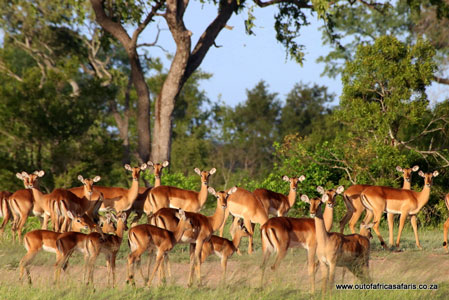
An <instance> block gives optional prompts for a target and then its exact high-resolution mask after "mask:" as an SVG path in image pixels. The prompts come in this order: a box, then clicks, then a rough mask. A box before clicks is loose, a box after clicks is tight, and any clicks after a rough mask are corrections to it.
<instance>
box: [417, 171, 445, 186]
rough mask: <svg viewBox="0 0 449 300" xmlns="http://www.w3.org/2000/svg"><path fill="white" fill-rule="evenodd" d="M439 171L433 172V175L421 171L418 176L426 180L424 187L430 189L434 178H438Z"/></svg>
mask: <svg viewBox="0 0 449 300" xmlns="http://www.w3.org/2000/svg"><path fill="white" fill-rule="evenodd" d="M438 174H440V173H438V171H433V172H432V173H424V172H423V171H419V173H418V175H419V176H421V177H423V178H424V186H427V187H430V186H431V185H432V178H433V177H437V176H438Z"/></svg>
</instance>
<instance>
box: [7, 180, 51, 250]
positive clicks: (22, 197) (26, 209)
mask: <svg viewBox="0 0 449 300" xmlns="http://www.w3.org/2000/svg"><path fill="white" fill-rule="evenodd" d="M16 176H17V178H19V179H20V180H22V181H23V184H24V186H25V189H22V190H18V191H16V192H15V193H13V194H12V195H11V196H10V197H9V199H8V204H9V208H10V210H11V213H12V215H13V225H12V231H13V239H15V233H17V236H18V238H19V240H20V241H21V240H22V229H23V226H24V225H25V223H26V221H27V219H28V216H29V215H31V214H33V215H35V216H37V217H39V218H41V223H42V226H41V229H46V228H47V223H48V215H47V214H45V212H44V210H43V208H42V207H40V206H39V204H38V203H37V202H36V201H35V200H34V198H33V193H32V192H31V190H30V189H28V186H29V181H30V178H29V177H26V176H24V175H23V174H22V173H17V174H16ZM31 176H37V175H31ZM34 184H36V185H37V184H38V182H37V181H35V182H34ZM42 218H43V221H42Z"/></svg>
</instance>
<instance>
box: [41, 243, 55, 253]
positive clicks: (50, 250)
mask: <svg viewBox="0 0 449 300" xmlns="http://www.w3.org/2000/svg"><path fill="white" fill-rule="evenodd" d="M42 249H44V251H47V252H51V253H56V249H55V248H52V247H49V246H46V245H43V246H42Z"/></svg>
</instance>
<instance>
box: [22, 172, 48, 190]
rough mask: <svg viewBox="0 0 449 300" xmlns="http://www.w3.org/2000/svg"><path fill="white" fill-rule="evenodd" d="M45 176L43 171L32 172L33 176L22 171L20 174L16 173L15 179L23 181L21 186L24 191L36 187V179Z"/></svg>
mask: <svg viewBox="0 0 449 300" xmlns="http://www.w3.org/2000/svg"><path fill="white" fill-rule="evenodd" d="M44 175H45V172H44V171H42V170H41V171H34V172H33V174H28V173H27V172H25V171H23V172H22V173H17V174H16V176H17V178H19V179H21V180H23V184H24V186H25V188H26V189H32V188H33V187H37V179H38V178H39V177H42V176H44Z"/></svg>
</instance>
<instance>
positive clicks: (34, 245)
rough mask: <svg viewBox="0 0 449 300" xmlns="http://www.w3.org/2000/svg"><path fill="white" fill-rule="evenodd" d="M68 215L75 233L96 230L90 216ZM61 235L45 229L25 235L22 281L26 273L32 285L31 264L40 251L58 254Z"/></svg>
mask: <svg viewBox="0 0 449 300" xmlns="http://www.w3.org/2000/svg"><path fill="white" fill-rule="evenodd" d="M68 214H69V216H70V217H71V218H72V220H73V221H72V230H73V231H77V232H79V231H81V230H82V229H91V230H94V229H95V228H96V224H95V223H94V222H93V221H92V220H91V219H90V218H89V216H87V215H83V216H76V217H75V216H73V214H72V213H71V212H70V211H69V212H68ZM61 234H62V233H59V232H54V231H49V230H43V229H38V230H33V231H30V232H28V233H26V234H25V236H24V238H23V245H24V246H25V249H26V250H27V253H26V254H25V256H24V257H23V258H22V259H21V260H20V263H19V269H20V277H19V279H20V280H22V278H23V275H24V273H25V271H26V274H27V277H28V283H29V284H31V275H30V267H29V265H30V264H31V262H32V261H33V259H34V257H35V256H36V254H37V253H38V252H39V251H40V250H44V251H47V252H51V253H57V251H58V249H57V246H56V240H57V239H58V238H59V237H60V236H61ZM66 267H67V264H65V265H63V266H62V268H63V269H64V270H65V268H66Z"/></svg>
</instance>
